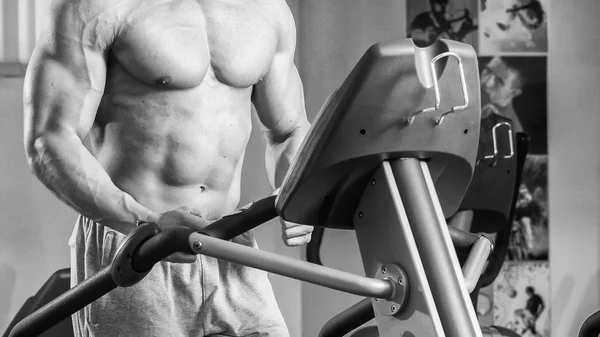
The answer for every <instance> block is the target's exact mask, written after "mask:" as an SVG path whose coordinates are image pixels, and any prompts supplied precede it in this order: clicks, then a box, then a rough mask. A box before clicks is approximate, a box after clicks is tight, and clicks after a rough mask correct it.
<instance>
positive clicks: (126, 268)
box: [110, 222, 161, 287]
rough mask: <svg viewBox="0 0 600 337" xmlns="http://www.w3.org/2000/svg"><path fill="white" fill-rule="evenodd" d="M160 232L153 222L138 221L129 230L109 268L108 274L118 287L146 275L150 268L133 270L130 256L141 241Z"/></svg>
mask: <svg viewBox="0 0 600 337" xmlns="http://www.w3.org/2000/svg"><path fill="white" fill-rule="evenodd" d="M160 232H161V229H160V227H159V226H158V225H157V224H155V223H153V222H138V223H137V225H136V227H135V228H134V229H133V230H132V231H131V232H129V234H128V235H127V236H126V237H125V239H124V240H123V242H122V243H121V245H120V246H119V249H118V250H117V253H116V254H115V258H114V259H113V262H112V265H111V268H110V274H111V275H112V279H113V281H115V284H116V285H118V286H119V287H130V286H132V285H134V284H136V283H138V282H139V281H141V280H142V279H143V278H144V277H145V276H146V275H148V273H149V272H150V270H152V269H148V270H147V271H144V272H138V271H135V270H133V267H132V266H131V256H133V252H134V251H135V250H136V249H138V248H139V246H140V245H141V244H142V243H144V242H146V241H147V240H148V239H150V238H151V237H153V236H155V235H156V234H158V233H160Z"/></svg>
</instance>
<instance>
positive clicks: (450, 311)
mask: <svg viewBox="0 0 600 337" xmlns="http://www.w3.org/2000/svg"><path fill="white" fill-rule="evenodd" d="M390 164H391V166H392V171H393V173H394V177H395V179H396V182H397V183H398V191H399V193H400V195H401V197H402V201H403V203H404V208H405V210H406V215H407V217H408V222H409V223H410V227H411V230H412V233H413V235H414V239H415V242H416V245H417V249H418V250H419V254H420V256H421V259H422V261H423V266H424V269H425V274H426V275H427V279H428V280H429V285H430V287H431V292H432V294H433V298H434V301H435V305H436V307H437V309H438V313H439V316H440V320H441V322H442V326H443V328H444V332H445V334H446V336H452V337H481V336H482V334H481V329H480V327H479V323H478V321H477V316H476V315H475V310H474V308H473V305H472V304H471V300H470V298H469V294H468V292H467V289H466V286H465V283H464V279H463V275H462V271H461V269H460V265H459V263H458V258H457V257H456V252H455V250H454V246H453V244H452V240H451V239H450V234H449V233H448V228H447V224H446V220H445V219H444V214H443V212H442V208H441V205H440V202H439V200H438V197H437V193H436V191H435V187H434V185H433V180H432V179H431V175H430V173H429V168H428V166H427V163H426V162H424V161H420V160H418V159H414V158H407V159H398V160H394V161H391V162H390Z"/></svg>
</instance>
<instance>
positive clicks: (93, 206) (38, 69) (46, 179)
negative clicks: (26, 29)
mask: <svg viewBox="0 0 600 337" xmlns="http://www.w3.org/2000/svg"><path fill="white" fill-rule="evenodd" d="M108 2H109V1H104V0H80V1H67V0H59V1H53V5H52V8H51V9H50V11H49V15H50V19H49V22H50V23H49V27H48V31H47V32H46V33H45V34H44V36H42V38H41V39H40V41H39V42H38V45H37V46H36V48H35V50H34V52H33V55H32V57H31V60H30V62H29V65H28V68H27V73H26V75H25V85H24V97H23V101H24V112H25V117H24V119H25V120H24V127H25V130H24V131H25V139H24V142H25V152H26V156H27V160H28V163H29V166H30V168H31V170H32V172H33V173H34V174H35V175H36V176H37V177H38V179H40V181H41V182H42V183H43V184H44V185H46V187H48V188H49V189H50V190H51V191H52V192H53V193H54V194H55V195H56V196H57V197H58V198H60V199H61V200H62V201H64V202H65V203H67V204H68V205H69V206H71V207H72V208H73V209H75V210H76V211H77V212H79V213H81V214H83V215H85V216H87V217H89V218H91V219H93V220H95V221H98V222H100V223H102V224H105V225H107V226H109V227H112V228H113V229H115V230H118V231H120V232H123V233H127V232H128V231H129V230H130V229H131V228H133V226H134V223H135V221H136V220H150V221H151V220H152V219H150V218H151V217H152V216H153V215H154V214H153V213H152V212H151V211H150V210H148V209H147V208H145V207H144V206H142V205H140V204H139V203H138V202H136V201H135V200H134V199H133V197H131V196H130V195H129V194H127V193H125V192H123V191H121V190H120V189H119V188H117V187H116V186H115V185H114V184H113V182H112V181H111V179H110V177H109V176H108V174H107V173H106V171H105V170H104V169H103V168H102V166H101V165H100V163H99V162H98V161H97V160H96V159H95V158H94V156H92V154H91V153H90V152H89V151H88V150H87V149H86V148H85V147H84V145H83V143H82V139H83V138H84V137H85V136H86V135H87V133H88V132H89V130H90V128H91V127H92V124H93V122H94V118H95V115H96V110H97V108H98V105H99V102H100V99H101V97H102V94H103V91H104V85H105V77H106V58H107V54H108V49H109V47H110V45H111V43H112V41H113V39H114V35H115V34H116V29H115V27H108V26H106V22H107V20H106V18H105V16H106V14H105V12H104V8H102V7H104V6H106V3H108Z"/></svg>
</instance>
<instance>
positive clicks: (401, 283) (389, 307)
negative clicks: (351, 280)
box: [375, 264, 410, 316]
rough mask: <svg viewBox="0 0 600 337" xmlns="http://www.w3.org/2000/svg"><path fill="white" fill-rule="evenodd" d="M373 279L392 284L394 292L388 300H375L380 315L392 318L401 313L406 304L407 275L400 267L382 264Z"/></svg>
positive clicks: (407, 292)
mask: <svg viewBox="0 0 600 337" xmlns="http://www.w3.org/2000/svg"><path fill="white" fill-rule="evenodd" d="M375 278H378V279H382V280H388V281H390V282H391V283H392V284H394V292H393V294H392V296H391V297H390V298H389V299H385V300H384V299H379V298H376V299H375V306H376V307H377V308H378V309H379V310H380V311H381V313H382V314H384V315H387V316H393V315H397V314H399V313H401V312H402V311H403V310H404V308H405V307H406V303H407V302H408V294H409V293H410V292H409V283H408V275H407V274H406V272H405V271H404V269H402V267H400V266H397V265H395V264H384V265H383V266H381V268H379V269H378V270H377V273H376V274H375Z"/></svg>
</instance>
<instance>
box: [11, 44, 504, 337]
mask: <svg viewBox="0 0 600 337" xmlns="http://www.w3.org/2000/svg"><path fill="white" fill-rule="evenodd" d="M479 90H480V87H479V75H478V67H477V58H476V54H475V51H474V50H473V48H472V47H471V46H469V45H466V44H463V43H460V42H456V41H451V40H439V41H437V42H436V43H434V44H432V45H430V46H428V47H425V48H419V47H417V46H415V45H414V43H413V41H412V40H410V39H400V40H394V41H389V42H383V43H378V44H375V45H373V46H372V47H371V48H369V50H368V51H367V52H366V53H365V54H364V56H363V57H362V58H361V59H360V61H359V62H358V63H357V65H356V66H355V67H354V69H353V70H352V72H351V73H350V74H349V76H348V77H347V79H346V80H345V81H344V83H343V84H342V86H341V87H340V88H339V89H338V90H337V91H336V92H335V93H334V94H333V95H332V96H331V97H330V98H329V99H328V101H327V102H326V103H325V105H324V106H323V108H322V109H321V111H320V112H319V114H318V116H317V117H316V119H315V121H314V122H313V125H312V127H311V129H310V131H309V133H308V135H307V137H306V139H305V141H304V143H303V145H302V147H301V149H300V151H299V153H298V155H297V156H296V159H295V161H294V163H293V165H292V167H291V168H290V170H289V172H288V174H287V176H286V178H285V181H284V183H283V185H282V186H281V189H280V191H279V193H278V194H277V195H271V196H269V197H266V198H264V199H261V200H259V201H256V202H254V203H252V204H250V205H248V206H246V207H244V208H242V209H240V210H238V211H236V212H234V213H232V214H230V215H226V216H224V217H223V218H222V219H220V220H218V221H216V222H214V223H212V224H211V225H209V226H207V227H205V228H203V229H202V230H201V231H199V232H197V231H193V230H191V229H185V228H169V229H164V230H163V229H161V228H160V227H159V226H157V225H156V224H153V223H143V224H140V225H138V226H137V227H135V228H134V229H133V230H132V231H131V232H130V233H129V234H128V235H127V237H126V238H125V239H124V241H123V242H122V243H121V245H120V247H119V250H118V251H117V253H116V256H115V258H114V261H113V263H112V265H111V266H107V267H106V268H104V269H102V270H101V271H100V272H98V273H96V274H95V275H93V276H92V277H90V278H88V279H87V280H85V281H84V282H82V283H80V284H78V285H77V286H75V287H73V288H72V289H70V290H68V291H66V292H65V293H63V294H62V295H60V296H58V297H56V298H55V299H54V300H52V301H50V302H49V303H48V304H46V305H44V306H42V307H41V308H40V309H38V310H36V311H35V312H33V313H32V314H30V315H29V316H27V317H26V318H24V319H23V320H22V321H20V322H19V323H17V324H16V325H15V327H14V328H13V330H12V331H11V333H10V335H9V336H11V337H16V336H34V335H38V334H40V333H42V332H43V331H45V330H47V329H49V328H50V327H52V326H53V325H55V324H56V323H58V322H60V321H63V320H65V319H67V318H68V317H69V316H70V315H72V314H73V313H75V312H76V311H77V310H79V309H81V308H83V307H84V306H86V305H88V304H89V303H91V302H93V301H95V300H96V299H98V298H100V297H101V296H102V295H104V294H106V293H108V292H109V291H111V290H113V289H115V288H116V287H127V286H131V285H133V284H135V283H137V282H139V281H140V280H141V279H143V277H144V276H145V275H146V274H147V273H148V272H149V271H150V270H151V269H152V267H153V266H154V264H155V263H157V262H159V261H161V260H162V259H164V258H166V257H167V256H169V255H171V254H173V253H174V252H191V253H195V254H205V255H207V256H211V257H215V258H219V259H224V260H227V261H230V262H234V263H239V264H243V265H247V266H250V267H253V268H258V269H262V270H265V271H268V272H271V273H276V274H279V275H283V276H287V277H292V278H295V279H298V280H301V281H305V282H311V283H314V284H318V285H321V286H324V287H328V288H331V289H336V290H339V291H344V292H348V293H352V294H356V295H359V296H365V297H367V298H368V300H367V301H368V302H370V304H371V306H372V310H373V312H374V316H375V320H376V322H377V329H378V333H379V335H381V336H408V335H414V336H448V337H481V336H484V335H486V336H488V335H493V333H492V334H490V333H488V332H482V329H481V328H480V326H479V323H478V321H477V317H476V314H475V310H474V306H473V304H472V303H471V299H470V297H469V296H470V294H469V290H470V289H469V288H468V285H469V284H477V283H478V282H479V276H480V275H481V271H483V270H484V268H485V264H486V261H487V259H488V256H489V254H490V253H491V250H492V242H491V240H490V237H489V236H487V235H477V234H473V233H471V232H469V231H465V230H461V229H459V228H457V227H453V226H448V225H447V222H446V219H447V218H449V217H450V216H452V215H454V214H455V213H456V212H457V210H459V207H460V206H461V203H462V202H463V197H464V195H465V193H466V191H467V188H468V187H469V184H470V182H471V178H472V176H473V172H474V170H475V167H476V161H477V154H478V148H479V146H478V143H479V138H480V137H479V136H480V124H481V109H480V100H479ZM496 154H497V153H496ZM277 216H280V217H282V218H283V219H285V220H287V221H291V222H296V223H302V224H307V225H313V226H316V227H325V228H338V229H348V230H354V231H355V232H356V235H357V239H358V244H359V247H360V251H361V256H362V262H363V266H364V269H365V275H366V276H360V275H354V274H351V273H347V272H343V271H340V270H336V269H333V268H329V267H325V266H320V265H316V264H313V263H310V262H306V261H301V260H298V259H293V258H288V257H285V256H280V255H278V254H274V253H270V252H266V251H262V250H258V249H254V248H251V247H246V246H242V245H238V244H236V243H232V242H229V241H228V240H229V239H231V238H234V237H235V236H237V235H240V234H242V233H244V232H246V231H248V230H251V229H252V228H255V227H256V226H258V225H260V224H262V223H264V222H266V221H268V220H270V219H273V218H275V217H277ZM455 247H456V248H455ZM470 247H479V248H477V249H470V251H469V253H468V257H467V258H466V260H465V261H464V263H463V265H462V268H461V264H460V262H459V256H458V255H457V250H461V249H469V248H470ZM465 270H470V272H469V273H465V272H464V271H465Z"/></svg>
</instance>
